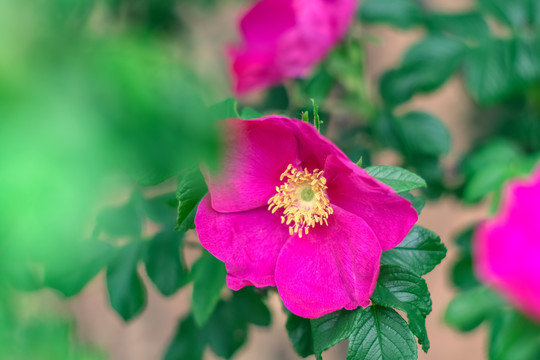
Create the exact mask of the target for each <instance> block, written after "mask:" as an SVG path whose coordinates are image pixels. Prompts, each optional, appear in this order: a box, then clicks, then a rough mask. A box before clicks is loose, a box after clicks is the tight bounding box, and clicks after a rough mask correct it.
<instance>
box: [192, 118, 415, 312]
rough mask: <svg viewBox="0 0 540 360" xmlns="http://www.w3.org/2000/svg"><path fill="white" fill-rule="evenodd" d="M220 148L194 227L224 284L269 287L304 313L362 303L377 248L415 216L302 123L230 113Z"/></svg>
mask: <svg viewBox="0 0 540 360" xmlns="http://www.w3.org/2000/svg"><path fill="white" fill-rule="evenodd" d="M226 125H227V128H228V129H229V130H230V131H229V135H230V136H229V147H228V150H227V152H226V154H225V160H224V165H223V169H222V171H221V172H220V173H219V174H212V173H206V174H205V179H206V182H207V185H208V189H209V194H207V195H206V196H205V197H204V198H203V199H202V201H201V203H200V205H199V208H198V211H197V215H196V218H195V224H196V228H197V233H198V235H199V238H200V241H201V244H202V246H203V247H204V248H206V249H207V250H208V251H210V252H211V253H212V254H213V255H214V256H216V257H217V258H218V259H220V260H221V261H223V262H224V263H225V265H226V268H227V273H228V274H227V284H228V286H229V287H230V288H231V289H233V290H238V289H240V288H242V287H244V286H247V285H254V286H256V287H266V286H277V290H278V292H279V294H280V296H281V298H282V299H283V303H284V304H285V306H286V307H287V308H288V309H289V310H290V311H292V312H293V313H294V314H297V315H299V316H302V317H306V318H316V317H320V316H322V315H324V314H327V313H330V312H333V311H336V310H338V309H341V308H345V309H354V308H357V307H358V306H367V305H369V302H370V300H369V298H370V296H371V294H372V292H373V290H374V287H375V283H376V280H377V276H378V272H379V261H380V256H381V250H388V249H391V248H393V247H394V246H396V245H397V244H399V243H400V242H401V240H402V239H403V238H404V237H405V236H406V235H407V233H408V232H409V230H410V229H411V228H412V226H413V225H414V223H415V222H416V220H417V214H416V212H415V210H414V209H413V208H412V206H411V204H410V202H408V201H407V200H405V199H403V198H402V197H400V196H399V195H397V194H396V193H395V192H394V191H393V190H392V189H391V188H390V187H388V186H387V185H385V184H383V183H381V182H379V181H377V180H375V179H374V178H373V177H371V176H370V175H368V174H367V173H366V172H365V171H364V170H363V169H361V168H360V167H358V166H356V165H355V164H354V163H352V162H351V161H350V160H349V159H348V158H347V156H346V155H345V154H344V153H343V152H341V150H339V149H338V148H337V147H336V146H335V145H334V144H332V143H331V142H330V141H328V140H327V139H325V138H324V137H323V136H321V135H320V134H319V133H318V132H317V131H316V130H315V128H314V127H313V126H312V125H311V124H308V123H306V122H302V121H300V120H294V119H289V118H286V117H281V116H271V117H266V118H261V119H256V120H239V119H229V120H227V121H226Z"/></svg>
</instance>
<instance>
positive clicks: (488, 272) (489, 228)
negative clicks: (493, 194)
mask: <svg viewBox="0 0 540 360" xmlns="http://www.w3.org/2000/svg"><path fill="white" fill-rule="evenodd" d="M474 246H475V247H474V250H475V260H476V270H477V272H478V273H479V276H480V278H481V279H483V280H484V281H485V282H486V283H487V284H489V285H491V286H493V287H494V288H496V289H498V290H499V291H500V292H501V293H502V294H503V295H505V297H506V298H508V300H509V301H511V302H512V303H513V304H515V305H516V307H518V308H519V309H521V310H522V311H524V312H526V313H528V314H530V315H531V316H533V317H534V318H536V319H537V320H540V266H539V264H540V168H538V169H537V171H536V173H535V174H534V175H533V176H532V178H531V179H529V180H527V181H523V180H521V181H520V180H514V181H512V182H510V183H509V184H508V186H507V187H506V189H505V193H504V197H503V201H502V203H501V210H500V211H499V213H498V214H497V215H496V216H495V217H494V218H492V219H490V220H488V221H485V222H484V223H482V224H481V225H480V226H479V227H478V229H477V231H476V233H475V244H474Z"/></svg>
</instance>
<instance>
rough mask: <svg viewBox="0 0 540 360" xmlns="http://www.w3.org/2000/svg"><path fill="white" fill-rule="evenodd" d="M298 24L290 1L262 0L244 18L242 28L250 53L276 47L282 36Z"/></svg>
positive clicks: (241, 23)
mask: <svg viewBox="0 0 540 360" xmlns="http://www.w3.org/2000/svg"><path fill="white" fill-rule="evenodd" d="M295 23H296V14H295V12H294V9H293V4H292V1H290V0H262V1H259V2H258V3H256V4H255V5H254V6H253V7H252V8H251V9H250V10H249V11H248V12H247V13H246V14H245V15H244V17H243V18H242V20H241V22H240V28H241V29H242V35H243V37H244V40H245V44H246V47H248V48H249V50H250V51H254V52H256V51H257V50H261V49H262V50H264V49H267V48H268V47H269V46H275V44H276V43H277V41H278V40H279V38H280V36H281V35H282V34H283V33H285V32H286V31H287V30H289V29H291V28H292V27H293V26H294V25H295Z"/></svg>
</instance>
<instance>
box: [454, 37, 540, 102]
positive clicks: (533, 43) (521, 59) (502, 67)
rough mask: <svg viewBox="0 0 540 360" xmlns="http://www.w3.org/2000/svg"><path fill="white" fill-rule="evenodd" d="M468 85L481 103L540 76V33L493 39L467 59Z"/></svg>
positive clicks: (466, 83) (501, 96) (466, 79)
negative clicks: (531, 35) (529, 35)
mask: <svg viewBox="0 0 540 360" xmlns="http://www.w3.org/2000/svg"><path fill="white" fill-rule="evenodd" d="M464 71H465V86H466V88H467V90H468V92H469V93H470V94H471V96H472V97H473V98H474V99H475V100H476V101H478V102H479V103H480V104H491V103H493V102H495V101H498V100H501V99H503V98H506V97H508V96H510V95H512V94H514V93H515V92H517V91H521V90H522V89H523V87H524V86H527V85H529V84H532V83H534V82H535V81H537V80H538V79H539V78H540V37H514V38H511V39H492V40H491V41H485V42H483V44H482V45H481V46H479V47H478V48H476V49H474V51H472V52H470V54H469V55H468V56H467V58H466V60H465V62H464Z"/></svg>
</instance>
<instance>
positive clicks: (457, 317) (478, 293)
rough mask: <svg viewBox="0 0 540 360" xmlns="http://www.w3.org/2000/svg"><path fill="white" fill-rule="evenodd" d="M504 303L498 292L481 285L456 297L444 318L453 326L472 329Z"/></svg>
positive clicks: (462, 329) (466, 329)
mask: <svg viewBox="0 0 540 360" xmlns="http://www.w3.org/2000/svg"><path fill="white" fill-rule="evenodd" d="M503 305H504V301H503V300H502V299H501V298H500V297H499V296H498V295H497V294H495V293H494V292H493V291H491V290H490V289H488V288H486V287H483V286H480V287H476V288H474V289H472V290H469V291H467V292H462V293H459V294H458V295H457V296H456V297H454V298H453V299H452V301H451V302H450V304H448V307H447V308H446V313H445V316H444V319H445V321H446V323H447V324H448V325H450V326H451V327H453V328H456V329H458V330H460V331H470V330H473V329H475V328H476V327H477V326H478V325H480V324H481V323H482V322H483V321H484V320H486V319H488V318H489V317H491V316H492V315H493V314H495V313H497V312H499V311H500V310H501V307H502V306H503Z"/></svg>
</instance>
